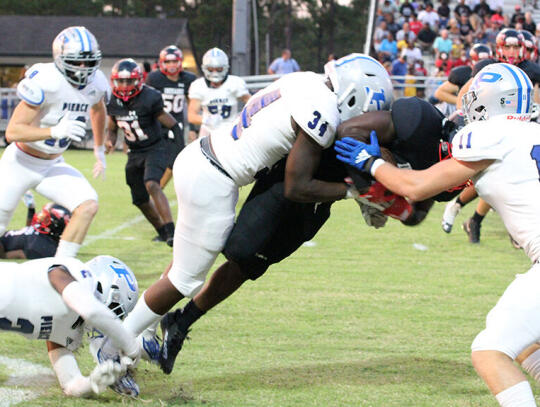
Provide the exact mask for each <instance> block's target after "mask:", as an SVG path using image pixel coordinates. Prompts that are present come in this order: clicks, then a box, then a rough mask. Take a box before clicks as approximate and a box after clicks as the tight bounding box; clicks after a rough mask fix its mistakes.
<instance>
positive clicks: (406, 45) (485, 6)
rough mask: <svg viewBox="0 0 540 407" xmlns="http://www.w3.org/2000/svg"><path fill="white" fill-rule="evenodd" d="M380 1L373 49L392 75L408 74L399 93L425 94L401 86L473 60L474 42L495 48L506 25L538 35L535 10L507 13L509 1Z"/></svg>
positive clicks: (438, 75) (374, 54)
mask: <svg viewBox="0 0 540 407" xmlns="http://www.w3.org/2000/svg"><path fill="white" fill-rule="evenodd" d="M380 1H382V3H380V4H379V7H378V11H377V17H376V26H375V31H374V35H373V48H372V53H373V56H375V57H376V58H377V59H378V60H379V61H380V62H381V63H382V64H383V65H384V66H385V67H386V68H387V70H388V72H389V73H390V75H396V76H398V75H399V76H406V78H405V79H404V80H401V81H398V83H397V84H396V86H395V87H396V90H397V94H398V96H402V95H411V94H413V95H418V96H423V93H422V92H420V94H418V92H419V91H420V89H416V88H412V89H409V87H406V86H405V87H404V86H400V83H414V81H412V80H411V79H410V78H411V77H414V76H432V77H444V76H447V75H448V73H449V72H450V70H451V69H452V68H453V67H456V66H460V65H467V64H470V63H471V61H470V57H469V50H470V48H471V47H472V46H473V45H474V44H477V43H482V44H486V45H488V46H489V47H490V48H491V49H492V50H493V51H495V37H496V36H497V33H498V32H499V31H500V30H501V29H503V28H505V27H512V28H515V29H518V30H525V31H529V32H530V33H531V34H532V35H533V36H536V35H537V27H536V23H535V22H534V20H533V18H532V14H531V12H530V11H526V12H524V10H523V9H522V6H521V5H516V6H515V10H514V13H513V14H512V15H506V14H504V13H503V8H502V6H503V0H458V2H457V4H454V5H453V7H451V6H450V5H449V4H448V0H440V3H438V4H437V7H436V8H435V6H434V4H433V3H431V2H430V0H401V1H400V0H380ZM533 6H534V7H535V8H536V0H534V2H533ZM539 28H540V27H539ZM426 55H430V58H429V60H433V61H434V66H433V67H431V66H430V67H426V66H424V64H425V62H424V59H425V58H424V57H425V56H426ZM426 68H428V69H427V70H426ZM408 78H409V79H408Z"/></svg>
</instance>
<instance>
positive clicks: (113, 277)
mask: <svg viewBox="0 0 540 407" xmlns="http://www.w3.org/2000/svg"><path fill="white" fill-rule="evenodd" d="M85 265H86V266H87V267H88V269H89V271H90V273H92V275H93V276H94V279H95V280H96V283H97V284H96V293H95V294H96V297H97V298H98V299H100V301H101V302H103V303H104V304H105V305H106V306H107V307H109V308H110V309H111V310H112V311H113V312H114V313H115V314H116V315H117V316H118V317H119V318H120V319H123V318H124V317H125V316H126V315H127V314H128V313H129V312H131V310H132V309H133V308H134V307H135V304H136V303H137V299H138V298H139V286H138V284H137V279H136V278H135V274H133V271H131V269H130V268H129V267H128V266H126V264H125V263H123V262H122V261H120V260H118V259H117V258H115V257H112V256H97V257H94V258H93V259H92V260H90V261H88V262H86V263H85Z"/></svg>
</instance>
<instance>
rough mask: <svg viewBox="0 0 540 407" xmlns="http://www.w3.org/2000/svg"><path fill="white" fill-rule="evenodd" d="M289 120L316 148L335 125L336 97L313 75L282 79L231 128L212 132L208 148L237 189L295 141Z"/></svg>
mask: <svg viewBox="0 0 540 407" xmlns="http://www.w3.org/2000/svg"><path fill="white" fill-rule="evenodd" d="M291 118H294V121H295V122H296V123H298V125H299V126H301V127H302V129H304V131H305V132H306V133H308V135H309V136H310V137H312V138H313V139H314V140H316V141H317V143H319V144H320V145H321V146H323V147H325V146H329V145H330V144H331V143H332V142H333V141H334V137H335V131H336V128H337V126H338V124H339V112H338V110H337V97H336V95H335V94H334V93H333V92H332V91H331V90H330V89H329V88H328V87H327V86H326V84H325V82H324V78H323V77H322V76H321V75H317V74H315V73H313V72H298V73H292V74H289V75H285V76H283V77H281V78H280V79H278V80H277V81H275V82H274V83H272V84H271V85H269V86H267V87H266V88H264V89H262V90H260V91H259V92H257V93H256V94H255V95H253V96H252V97H251V98H250V99H249V101H248V103H247V104H246V106H245V107H244V109H243V110H242V113H241V114H240V116H239V118H238V120H237V121H236V123H235V124H234V125H232V126H228V127H220V128H218V129H217V130H215V131H213V132H212V136H211V137H212V146H213V148H214V151H215V153H216V156H217V158H218V160H219V161H220V163H221V164H222V166H223V168H224V169H225V170H226V171H227V173H228V174H229V175H230V176H231V177H232V178H233V180H234V181H235V182H236V183H237V185H240V186H241V185H246V184H249V183H250V182H253V180H254V176H255V174H256V173H257V172H258V171H260V170H262V169H263V168H271V167H272V165H274V164H275V163H276V162H277V161H279V160H280V159H281V158H283V157H285V156H286V155H287V154H288V153H289V152H290V150H291V148H292V146H293V144H294V142H295V141H296V133H295V131H294V130H293V127H292V122H291Z"/></svg>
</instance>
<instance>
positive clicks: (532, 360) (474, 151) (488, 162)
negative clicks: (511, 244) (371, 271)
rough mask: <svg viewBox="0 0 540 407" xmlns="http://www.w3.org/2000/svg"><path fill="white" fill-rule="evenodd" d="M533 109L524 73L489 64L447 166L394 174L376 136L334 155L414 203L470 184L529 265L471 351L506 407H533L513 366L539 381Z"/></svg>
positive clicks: (539, 237)
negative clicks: (517, 245) (457, 186)
mask: <svg viewBox="0 0 540 407" xmlns="http://www.w3.org/2000/svg"><path fill="white" fill-rule="evenodd" d="M532 105H533V85H532V83H531V81H530V79H529V78H528V76H527V75H526V74H525V72H523V71H522V70H521V69H520V68H518V67H516V66H514V65H510V64H506V63H501V64H493V65H489V66H487V67H485V68H483V69H482V70H481V71H480V72H479V73H478V74H477V75H476V76H475V77H474V80H473V82H472V85H471V87H470V89H469V92H468V93H466V94H465V96H464V97H463V109H464V113H465V116H466V117H467V118H468V120H469V122H470V124H468V125H467V126H465V127H464V128H462V129H461V130H460V131H459V132H458V133H457V134H456V136H455V137H454V141H453V158H452V159H449V160H444V161H442V162H440V163H438V164H436V165H434V166H432V167H430V168H428V169H427V170H424V171H413V170H404V169H398V168H396V167H394V166H392V165H390V164H388V163H385V162H384V160H382V159H381V158H379V157H380V153H379V148H378V141H377V136H376V135H375V134H374V132H373V133H372V136H371V143H370V144H365V143H361V142H357V141H355V140H353V139H347V138H345V139H343V140H342V141H338V142H336V147H335V148H336V150H337V152H338V158H339V159H341V160H342V161H344V162H345V163H347V164H349V165H352V166H354V167H355V168H357V169H361V170H364V171H366V172H369V173H371V174H372V175H373V176H374V177H375V178H376V179H377V180H378V181H380V182H382V183H383V184H384V185H385V186H386V187H388V188H389V189H390V190H392V191H393V192H395V193H397V194H400V195H403V196H406V197H408V198H410V199H412V200H413V201H418V200H422V199H426V198H428V197H430V196H432V195H434V194H437V193H438V192H440V191H443V190H446V189H448V188H450V187H452V186H456V185H460V184H462V183H463V182H465V181H466V180H467V179H472V180H473V181H474V185H475V187H476V190H477V192H478V194H479V196H480V197H481V198H483V199H485V200H486V202H487V203H489V204H490V205H491V206H492V207H493V208H494V209H495V210H496V211H497V212H498V213H499V215H500V216H501V218H502V220H503V222H504V225H505V226H506V228H507V230H508V231H509V233H510V234H511V235H512V237H513V238H514V239H515V240H516V241H517V242H518V243H519V244H520V245H521V246H522V247H523V249H524V250H525V252H526V253H527V255H528V256H529V258H530V259H531V261H532V262H533V266H532V267H531V269H530V270H529V271H528V272H527V273H525V274H520V275H518V276H517V277H516V279H515V280H514V281H513V282H512V283H511V284H510V285H509V286H508V288H507V289H506V291H505V292H504V294H503V295H502V297H501V298H500V299H499V301H498V302H497V304H496V305H495V307H494V308H493V309H492V310H491V311H490V312H489V314H488V316H487V319H486V328H485V329H484V330H483V331H482V332H480V333H479V334H478V336H477V337H476V338H475V340H474V342H473V343H472V362H473V365H474V367H475V369H476V371H477V372H478V374H479V375H480V377H481V378H482V379H483V380H484V381H485V382H486V384H487V386H488V387H489V389H490V391H491V392H492V393H493V395H495V397H496V399H497V401H498V402H499V404H500V405H501V406H504V407H516V406H521V407H533V406H536V403H535V400H534V396H533V394H532V390H531V387H530V385H529V382H528V381H527V379H526V377H525V376H524V374H523V373H522V371H521V370H520V369H519V368H518V367H517V366H516V365H515V364H514V363H513V361H514V360H517V361H519V362H520V363H521V366H522V367H523V368H524V369H525V371H527V372H528V373H530V374H531V376H532V377H534V378H535V379H536V380H537V381H538V380H540V351H538V350H536V351H533V352H530V351H529V350H528V349H529V346H531V345H532V346H533V349H538V347H537V346H534V343H535V342H537V341H538V340H539V339H540V314H539V313H538V309H539V308H540V265H539V261H540V181H539V175H540V141H539V139H538V134H539V133H540V126H539V125H538V124H537V123H534V122H529V120H530V118H531V111H532ZM520 354H521V356H520ZM518 356H520V357H519V358H518Z"/></svg>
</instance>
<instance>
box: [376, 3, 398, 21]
mask: <svg viewBox="0 0 540 407" xmlns="http://www.w3.org/2000/svg"><path fill="white" fill-rule="evenodd" d="M398 12H399V10H398V8H397V6H396V5H395V3H394V2H393V1H391V0H384V2H383V4H382V6H381V8H380V15H381V16H382V17H383V18H384V16H385V15H386V14H392V15H394V14H396V13H398Z"/></svg>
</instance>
